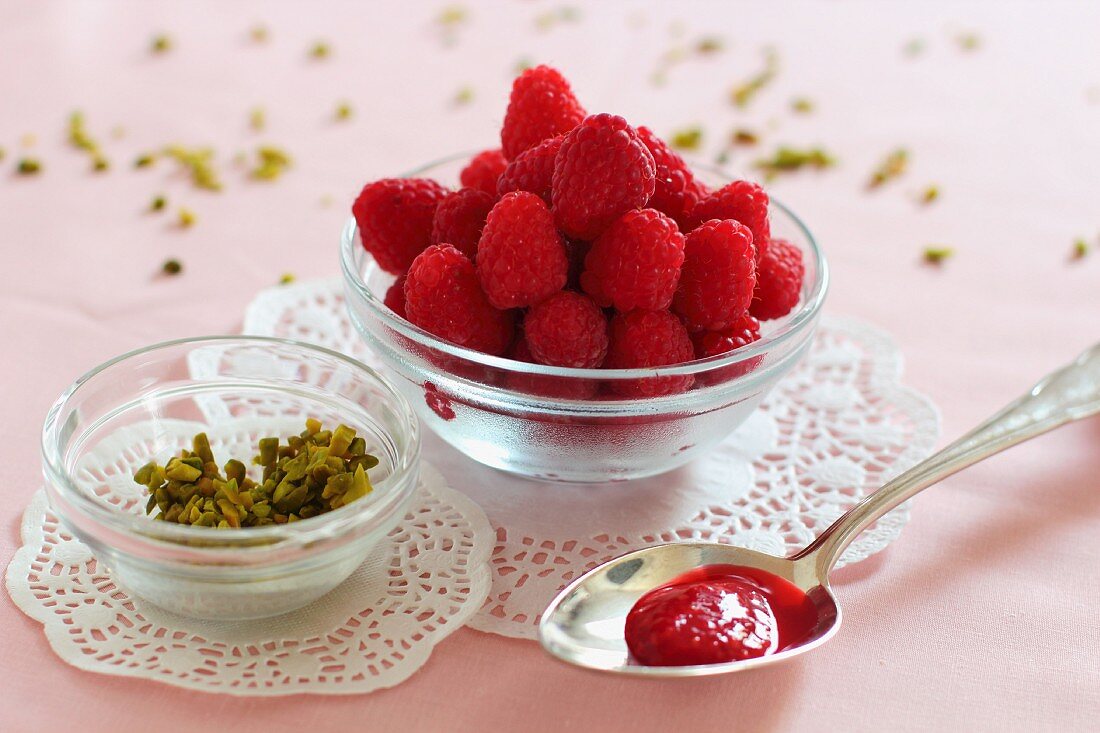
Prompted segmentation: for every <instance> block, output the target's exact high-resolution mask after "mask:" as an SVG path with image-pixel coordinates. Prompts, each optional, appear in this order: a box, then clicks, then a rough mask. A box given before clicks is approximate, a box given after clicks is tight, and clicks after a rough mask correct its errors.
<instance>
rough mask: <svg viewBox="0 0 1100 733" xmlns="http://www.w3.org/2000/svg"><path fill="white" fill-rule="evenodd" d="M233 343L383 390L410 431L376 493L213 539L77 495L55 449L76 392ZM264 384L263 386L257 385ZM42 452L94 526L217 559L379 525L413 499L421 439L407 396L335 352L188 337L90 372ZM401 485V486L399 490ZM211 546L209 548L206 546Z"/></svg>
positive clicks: (58, 483) (62, 399)
mask: <svg viewBox="0 0 1100 733" xmlns="http://www.w3.org/2000/svg"><path fill="white" fill-rule="evenodd" d="M233 342H245V343H249V344H255V345H268V346H286V347H291V348H292V349H297V350H300V351H302V352H303V355H304V356H308V354H309V352H314V353H317V354H321V355H324V356H326V357H331V358H333V359H336V360H337V361H340V362H343V363H344V364H345V365H347V366H349V367H350V368H351V369H353V370H354V371H356V372H359V373H360V374H361V375H362V376H363V377H365V378H366V379H367V380H369V381H371V382H373V383H374V384H375V385H376V386H378V387H380V388H382V389H383V390H384V392H385V393H386V395H387V397H388V398H389V399H391V400H392V401H393V402H394V404H395V405H396V406H397V407H398V411H399V412H400V417H401V419H402V421H403V423H404V424H405V427H406V430H407V438H408V442H409V448H408V449H407V450H406V451H404V453H403V454H402V455H399V456H398V461H397V462H396V463H395V465H394V466H393V470H392V471H391V472H390V474H389V475H388V476H386V477H385V478H384V479H382V480H381V481H379V482H378V483H375V484H373V486H374V489H375V490H374V491H372V492H371V494H370V495H369V496H367V497H364V498H363V499H360V500H359V501H354V502H351V503H350V504H347V505H346V506H343V507H340V508H339V509H336V510H333V511H331V512H326V513H325V514H321V515H318V516H316V517H310V518H308V519H303V520H301V521H298V522H293V523H287V524H279V525H271V526H268V527H249V528H247V529H246V530H245V531H241V532H232V533H230V532H216V533H214V532H211V530H210V528H209V527H192V526H190V525H183V524H175V523H168V522H157V521H153V520H151V519H150V518H149V517H147V516H145V515H143V514H130V513H127V512H122V511H118V510H117V509H114V508H110V507H107V506H105V505H103V504H101V503H99V502H96V501H94V500H93V499H92V498H91V497H89V496H87V494H86V493H85V492H83V491H81V490H80V489H79V488H77V486H76V484H75V483H74V481H73V480H72V478H71V477H70V475H69V472H68V471H66V470H65V468H64V467H63V456H62V451H61V447H60V438H59V436H58V434H57V433H58V429H59V427H60V425H59V423H58V421H57V417H58V415H59V414H60V413H61V410H62V409H63V408H64V407H65V406H66V405H67V404H68V403H69V401H70V400H71V399H72V398H73V397H74V396H75V395H76V394H77V393H78V392H79V391H80V389H81V388H82V387H83V386H84V385H85V384H87V383H88V382H89V381H90V380H92V379H93V378H95V377H96V376H98V375H100V374H102V373H103V372H105V371H107V370H108V369H110V368H111V367H113V366H116V365H118V364H121V363H123V362H125V361H128V360H130V359H133V358H135V357H139V356H142V355H144V354H150V353H153V352H156V351H160V350H164V349H170V348H174V347H177V346H199V345H202V344H210V345H216V344H228V343H233ZM255 381H257V383H261V382H263V381H264V380H262V379H259V380H255ZM40 448H41V453H42V465H43V472H44V474H45V477H46V479H47V480H48V481H49V482H50V483H51V484H52V485H53V486H54V487H55V488H56V489H57V490H58V492H59V493H60V494H61V495H62V497H64V498H65V499H66V501H68V502H73V501H74V500H75V504H74V507H75V508H76V509H78V510H80V511H81V512H83V513H84V514H85V515H87V516H89V517H90V518H91V519H93V520H94V521H97V522H100V523H102V524H104V525H106V526H108V527H110V528H111V529H113V530H116V531H121V532H123V533H124V534H126V535H127V536H137V537H141V538H143V539H146V540H153V541H164V542H169V543H172V544H178V543H188V542H190V541H192V540H206V541H207V542H208V543H209V546H207V547H203V546H195V545H188V546H187V549H188V551H193V552H199V553H202V552H218V551H222V550H225V549H226V548H227V547H233V546H236V545H238V544H239V545H240V547H239V548H238V549H239V550H245V551H247V550H257V551H270V550H273V549H277V548H278V547H280V545H281V544H282V543H281V542H278V540H280V539H281V540H283V541H293V542H294V543H298V544H303V543H309V542H313V541H316V540H320V539H324V538H326V537H336V536H339V535H340V534H342V533H343V532H344V531H345V530H347V529H350V528H351V527H353V526H357V525H359V524H363V523H366V522H370V521H372V520H375V521H382V520H384V519H385V518H387V517H388V516H389V515H391V514H392V513H393V512H394V511H396V510H397V509H398V508H399V507H400V506H401V505H402V504H403V501H404V499H405V498H407V497H408V496H409V495H411V494H412V492H413V491H414V489H415V482H413V481H408V480H407V479H408V477H409V475H410V474H412V473H414V472H416V471H417V470H418V467H419V462H420V450H421V436H420V422H419V418H417V416H416V413H415V412H414V411H413V409H412V406H411V405H410V404H409V402H408V400H407V399H405V396H404V395H402V394H401V392H400V391H398V390H397V388H396V387H394V386H393V384H391V383H390V381H389V380H388V379H386V378H385V377H384V376H382V375H381V374H379V373H378V372H377V371H376V370H374V369H372V368H371V367H369V366H367V365H366V364H364V363H363V362H361V361H359V360H358V359H355V358H352V357H350V356H347V355H346V354H341V353H340V352H338V351H334V350H332V349H329V348H326V347H324V346H319V345H317V344H310V343H306V342H304V341H298V340H295V339H287V338H278V337H271V336H252V335H247V334H240V335H215V336H190V337H184V338H178V339H170V340H167V341H159V342H156V343H153V344H149V345H146V346H142V347H139V348H136V349H132V350H130V351H127V352H125V353H122V354H119V355H118V356H115V357H113V358H111V359H108V360H107V361H105V362H103V363H101V364H99V365H97V366H95V367H93V368H91V369H89V370H88V371H86V372H85V373H84V374H82V375H80V376H79V377H78V378H77V379H76V380H74V381H73V382H72V383H71V384H70V385H69V386H68V387H67V388H66V389H65V390H64V391H63V392H62V393H61V395H60V396H59V397H58V398H57V399H56V400H55V401H54V403H53V404H52V405H51V406H50V409H49V411H48V412H47V413H46V418H45V420H44V421H43V425H42V434H41V445H40ZM402 483H404V484H405V485H404V486H403V487H402ZM395 486H396V487H402V488H401V489H400V490H398V489H394V490H390V491H387V490H385V489H387V488H390V487H395ZM264 539H267V540H276V542H274V543H270V542H269V543H266V544H264V543H258V542H256V540H264ZM210 540H213V542H210Z"/></svg>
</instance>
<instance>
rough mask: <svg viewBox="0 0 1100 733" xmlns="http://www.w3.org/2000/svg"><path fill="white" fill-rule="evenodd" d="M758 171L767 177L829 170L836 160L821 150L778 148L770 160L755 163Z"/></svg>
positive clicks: (764, 159)
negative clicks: (800, 171) (809, 169)
mask: <svg viewBox="0 0 1100 733" xmlns="http://www.w3.org/2000/svg"><path fill="white" fill-rule="evenodd" d="M755 165H756V167H757V168H758V169H759V170H762V171H764V172H765V173H766V174H767V175H768V176H775V175H777V174H779V173H786V172H791V171H797V170H800V169H802V168H816V169H819V170H820V169H822V168H831V167H832V166H834V165H836V159H835V158H833V156H832V155H830V154H829V153H827V152H826V151H825V150H823V149H822V148H807V149H799V148H791V147H787V146H780V147H779V148H778V149H777V150H776V151H775V153H774V154H773V155H772V156H771V157H770V158H761V159H760V160H757V161H756V163H755Z"/></svg>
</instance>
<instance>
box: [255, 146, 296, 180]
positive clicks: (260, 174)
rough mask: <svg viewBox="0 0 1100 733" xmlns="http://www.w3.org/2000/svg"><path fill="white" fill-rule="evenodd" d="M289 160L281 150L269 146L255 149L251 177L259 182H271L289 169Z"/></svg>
mask: <svg viewBox="0 0 1100 733" xmlns="http://www.w3.org/2000/svg"><path fill="white" fill-rule="evenodd" d="M290 164H291V159H290V156H289V155H287V154H286V152H284V151H283V150H282V149H280V148H276V147H274V146H271V145H261V146H260V147H258V148H256V167H255V168H253V169H252V177H253V178H256V179H259V180H261V181H273V180H275V179H276V178H278V177H279V176H281V175H282V174H283V172H284V171H285V170H286V169H287V168H289V167H290Z"/></svg>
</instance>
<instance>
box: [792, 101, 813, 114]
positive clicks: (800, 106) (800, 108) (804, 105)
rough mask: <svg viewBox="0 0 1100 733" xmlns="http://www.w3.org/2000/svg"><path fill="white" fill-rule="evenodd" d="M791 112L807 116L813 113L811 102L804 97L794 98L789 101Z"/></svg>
mask: <svg viewBox="0 0 1100 733" xmlns="http://www.w3.org/2000/svg"><path fill="white" fill-rule="evenodd" d="M791 111H793V112H797V113H798V114H800V115H807V114H809V113H811V112H813V111H814V103H813V100H811V99H808V98H806V97H795V98H794V99H792V100H791Z"/></svg>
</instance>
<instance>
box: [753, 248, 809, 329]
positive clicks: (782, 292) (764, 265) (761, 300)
mask: <svg viewBox="0 0 1100 733" xmlns="http://www.w3.org/2000/svg"><path fill="white" fill-rule="evenodd" d="M805 274H806V268H805V267H804V266H803V264H802V250H800V249H799V248H798V247H795V246H794V245H793V244H791V243H790V242H787V241H785V240H782V239H773V240H772V242H771V246H770V247H768V251H767V252H765V253H764V256H763V257H762V258H760V266H759V272H758V276H757V280H758V282H757V285H756V292H755V293H754V294H753V298H752V306H751V307H750V309H749V310H750V311H751V312H752V314H753V315H754V316H756V317H757V318H759V319H760V320H762V321H766V320H768V319H771V318H779V317H780V316H785V315H787V314H788V313H790V312H791V309H792V308H794V307H795V306H796V305H797V304H798V298H799V296H800V295H801V294H802V277H803V276H804V275H805Z"/></svg>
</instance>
